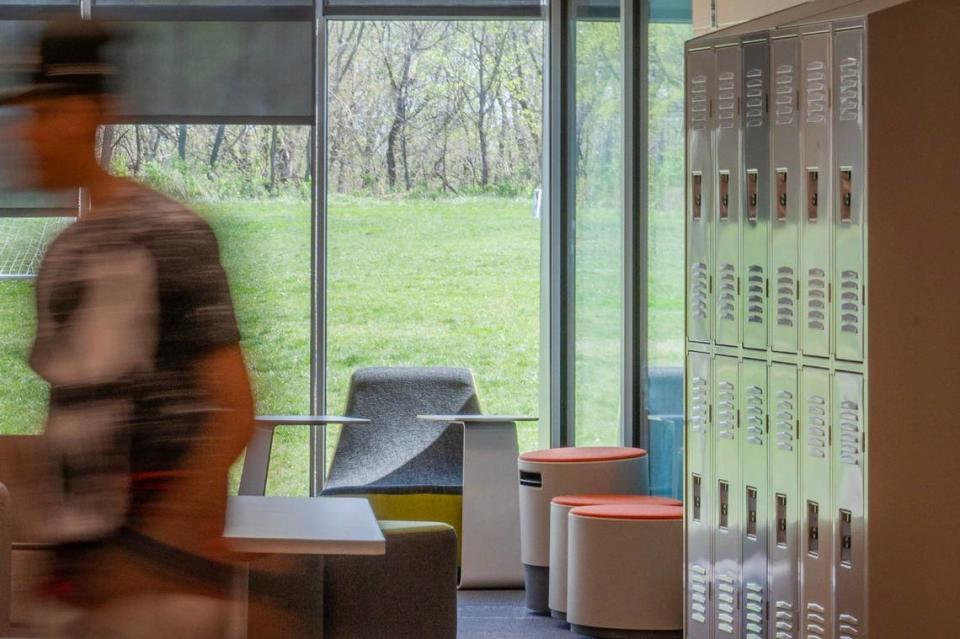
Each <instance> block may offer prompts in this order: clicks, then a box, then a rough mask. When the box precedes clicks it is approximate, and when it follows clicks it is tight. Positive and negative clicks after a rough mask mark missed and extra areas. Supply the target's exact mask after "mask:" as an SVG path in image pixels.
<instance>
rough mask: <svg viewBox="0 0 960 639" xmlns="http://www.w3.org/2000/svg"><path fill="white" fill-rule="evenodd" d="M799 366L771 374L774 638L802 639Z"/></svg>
mask: <svg viewBox="0 0 960 639" xmlns="http://www.w3.org/2000/svg"><path fill="white" fill-rule="evenodd" d="M797 382H798V380H797V367H796V366H794V365H792V364H772V365H771V366H770V376H769V394H770V401H771V405H770V408H769V413H770V443H769V445H768V453H769V467H770V475H769V477H770V483H769V486H768V492H769V494H768V501H767V503H768V507H769V519H768V521H769V522H770V523H769V531H770V536H769V539H768V540H767V541H768V549H769V557H768V560H767V561H768V572H767V580H768V584H767V587H768V589H769V600H770V616H769V623H770V634H769V637H770V638H771V639H798V637H799V636H800V635H799V632H798V631H799V618H798V616H797V607H798V603H797V602H798V601H799V587H800V571H799V565H798V564H797V560H798V558H799V556H800V549H799V548H800V538H799V533H800V494H799V490H800V481H799V479H800V456H799V455H800V436H799V433H798V430H799V424H800V394H799V386H798V383H797Z"/></svg>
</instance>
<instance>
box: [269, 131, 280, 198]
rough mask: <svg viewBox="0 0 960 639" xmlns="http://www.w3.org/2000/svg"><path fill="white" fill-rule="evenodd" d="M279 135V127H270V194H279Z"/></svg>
mask: <svg viewBox="0 0 960 639" xmlns="http://www.w3.org/2000/svg"><path fill="white" fill-rule="evenodd" d="M278 144H279V134H278V130H277V125H273V126H272V127H270V194H271V195H276V194H277V145H278Z"/></svg>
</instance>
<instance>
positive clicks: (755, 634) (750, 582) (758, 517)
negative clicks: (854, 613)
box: [740, 360, 769, 639]
mask: <svg viewBox="0 0 960 639" xmlns="http://www.w3.org/2000/svg"><path fill="white" fill-rule="evenodd" d="M767 404H768V399H767V364H766V362H758V361H753V360H744V362H743V364H742V365H741V367H740V415H741V423H742V426H743V428H742V429H741V437H740V446H741V451H742V452H741V459H742V460H743V482H742V485H743V490H741V492H740V496H741V500H742V506H741V509H742V512H743V513H744V516H743V531H742V533H743V534H742V538H741V539H742V541H741V548H742V556H743V580H742V581H743V605H742V609H743V610H742V617H743V618H742V622H741V623H742V625H743V629H744V631H743V636H744V637H745V638H746V639H766V637H767V632H766V628H767V623H766V614H767V535H768V528H767V521H768V518H767V502H768V497H767V487H768V482H767V431H768V427H767V424H768V421H767V412H768V410H769V409H768V407H767Z"/></svg>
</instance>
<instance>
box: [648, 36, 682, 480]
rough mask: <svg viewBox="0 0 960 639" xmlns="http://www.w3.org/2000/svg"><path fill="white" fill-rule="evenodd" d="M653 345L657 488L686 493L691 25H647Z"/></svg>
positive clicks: (653, 459)
mask: <svg viewBox="0 0 960 639" xmlns="http://www.w3.org/2000/svg"><path fill="white" fill-rule="evenodd" d="M649 34H650V40H649V45H648V46H649V47H650V55H649V74H650V77H649V80H650V84H649V109H650V111H649V137H648V139H649V155H648V157H649V164H648V179H649V184H648V188H649V208H648V211H649V214H648V222H647V224H648V234H647V237H648V247H647V250H648V255H649V259H648V265H647V269H648V271H647V273H648V300H647V303H648V308H647V319H648V340H649V342H648V345H647V353H648V357H649V368H648V378H649V392H648V394H647V400H648V409H649V413H650V415H651V421H650V448H651V455H650V465H651V468H650V475H651V490H652V491H653V492H654V493H655V494H662V495H675V496H680V493H681V492H682V486H683V481H682V472H683V471H682V468H683V451H682V447H683V417H682V414H683V365H684V361H683V351H684V188H685V183H684V129H683V114H684V111H683V51H684V49H683V47H684V42H685V41H686V40H687V39H688V38H690V37H692V35H693V29H692V27H691V26H690V25H689V24H657V23H654V24H651V25H650V28H649Z"/></svg>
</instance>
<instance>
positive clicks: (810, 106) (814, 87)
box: [806, 61, 827, 124]
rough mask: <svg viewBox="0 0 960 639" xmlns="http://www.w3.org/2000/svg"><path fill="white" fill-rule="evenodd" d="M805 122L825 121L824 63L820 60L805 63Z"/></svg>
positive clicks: (817, 122)
mask: <svg viewBox="0 0 960 639" xmlns="http://www.w3.org/2000/svg"><path fill="white" fill-rule="evenodd" d="M806 89H807V100H806V102H807V123H809V124H824V123H825V122H826V121H827V74H826V65H825V64H824V63H823V62H820V61H814V62H810V63H809V64H807V77H806Z"/></svg>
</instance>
